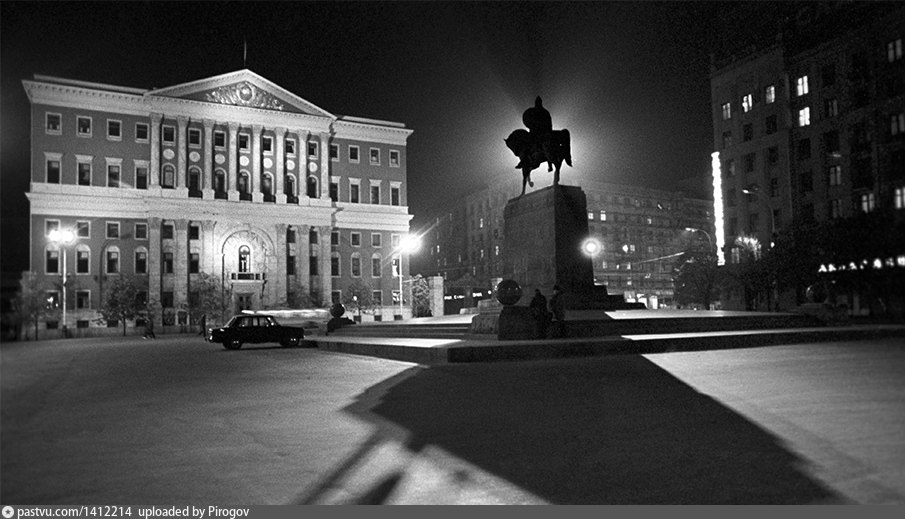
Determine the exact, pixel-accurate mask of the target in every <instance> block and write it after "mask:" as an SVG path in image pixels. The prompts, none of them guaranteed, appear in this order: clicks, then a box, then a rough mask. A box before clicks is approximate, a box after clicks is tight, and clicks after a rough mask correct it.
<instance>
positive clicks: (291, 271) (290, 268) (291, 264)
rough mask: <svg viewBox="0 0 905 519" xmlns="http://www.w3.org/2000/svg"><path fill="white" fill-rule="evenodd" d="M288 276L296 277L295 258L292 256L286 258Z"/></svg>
mask: <svg viewBox="0 0 905 519" xmlns="http://www.w3.org/2000/svg"><path fill="white" fill-rule="evenodd" d="M286 275H287V276H294V275H295V256H294V255H292V254H290V255H287V256H286Z"/></svg>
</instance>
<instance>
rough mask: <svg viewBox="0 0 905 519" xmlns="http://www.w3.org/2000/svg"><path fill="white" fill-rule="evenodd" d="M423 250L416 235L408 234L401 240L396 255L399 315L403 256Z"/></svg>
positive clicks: (401, 298)
mask: <svg viewBox="0 0 905 519" xmlns="http://www.w3.org/2000/svg"><path fill="white" fill-rule="evenodd" d="M420 248H421V238H420V237H419V236H417V235H414V234H406V235H405V236H403V237H402V239H401V240H399V246H398V247H397V248H396V253H397V254H399V272H398V273H399V314H400V316H401V315H402V300H403V299H404V298H403V297H402V255H403V254H409V255H411V254H413V253H415V252H418V249H420Z"/></svg>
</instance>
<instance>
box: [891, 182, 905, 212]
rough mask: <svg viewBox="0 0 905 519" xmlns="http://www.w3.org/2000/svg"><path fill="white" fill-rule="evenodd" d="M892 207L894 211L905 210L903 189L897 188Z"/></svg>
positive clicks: (904, 192)
mask: <svg viewBox="0 0 905 519" xmlns="http://www.w3.org/2000/svg"><path fill="white" fill-rule="evenodd" d="M893 206H894V207H895V208H896V209H905V187H897V188H896V191H895V193H894V196H893Z"/></svg>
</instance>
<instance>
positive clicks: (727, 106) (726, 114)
mask: <svg viewBox="0 0 905 519" xmlns="http://www.w3.org/2000/svg"><path fill="white" fill-rule="evenodd" d="M720 112H721V113H722V117H723V120H724V121H728V120H729V119H732V103H723V104H722V105H720Z"/></svg>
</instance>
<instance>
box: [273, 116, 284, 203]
mask: <svg viewBox="0 0 905 519" xmlns="http://www.w3.org/2000/svg"><path fill="white" fill-rule="evenodd" d="M274 131H275V132H276V137H275V139H276V141H277V142H276V147H275V150H274V154H275V155H276V156H275V157H274V158H275V159H276V161H275V162H276V173H274V176H276V177H277V178H275V179H274V183H273V185H274V191H276V198H277V203H278V204H285V203H286V194H285V193H283V177H284V176H285V175H286V168H285V163H286V128H276V129H275V130H274Z"/></svg>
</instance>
